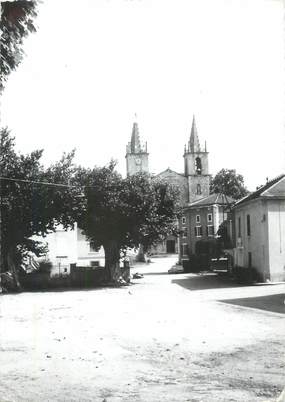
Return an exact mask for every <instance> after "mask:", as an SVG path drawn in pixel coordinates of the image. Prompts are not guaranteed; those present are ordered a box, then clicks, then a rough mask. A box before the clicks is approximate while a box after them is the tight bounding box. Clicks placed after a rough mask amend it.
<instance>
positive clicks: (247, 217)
mask: <svg viewBox="0 0 285 402" xmlns="http://www.w3.org/2000/svg"><path fill="white" fill-rule="evenodd" d="M246 231H247V235H248V236H250V215H246Z"/></svg>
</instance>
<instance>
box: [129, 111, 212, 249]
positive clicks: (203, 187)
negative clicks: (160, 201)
mask: <svg viewBox="0 0 285 402" xmlns="http://www.w3.org/2000/svg"><path fill="white" fill-rule="evenodd" d="M208 155H209V154H208V152H207V147H206V144H205V147H202V146H201V145H200V141H199V136H198V131H197V126H196V120H195V116H193V121H192V127H191V133H190V137H189V140H188V143H187V145H185V146H184V155H183V158H184V172H183V173H178V172H175V171H174V170H172V169H170V168H168V169H166V170H164V171H162V172H161V173H159V174H158V175H157V176H156V177H158V178H161V179H162V180H166V181H167V182H168V183H171V184H173V185H175V186H177V187H179V189H180V204H181V206H182V207H186V206H188V205H190V204H191V203H192V202H195V201H197V200H200V199H202V198H205V197H207V196H208V195H209V192H210V174H209V162H208ZM148 156H149V154H148V152H147V145H146V144H145V146H141V142H140V137H139V129H138V123H137V122H134V124H133V129H132V135H131V141H130V142H129V143H128V145H127V152H126V165H127V175H132V174H135V173H138V172H149V165H148ZM179 251H180V246H179V239H178V238H176V237H174V236H169V237H168V238H167V239H165V241H164V242H163V243H161V244H160V245H158V246H157V247H156V248H155V249H154V252H157V253H179Z"/></svg>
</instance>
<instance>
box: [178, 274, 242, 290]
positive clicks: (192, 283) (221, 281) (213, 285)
mask: <svg viewBox="0 0 285 402" xmlns="http://www.w3.org/2000/svg"><path fill="white" fill-rule="evenodd" d="M172 283H175V284H176V285H179V286H182V287H183V288H185V289H188V290H206V289H218V288H236V287H240V286H243V285H241V284H238V283H234V282H232V281H231V280H230V279H229V277H228V276H222V275H217V274H204V275H203V274H202V275H201V274H200V275H199V274H197V275H195V276H194V275H193V274H191V276H188V277H186V278H185V277H184V278H181V279H180V278H179V279H173V280H172Z"/></svg>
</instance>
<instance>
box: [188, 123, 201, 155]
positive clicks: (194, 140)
mask: <svg viewBox="0 0 285 402" xmlns="http://www.w3.org/2000/svg"><path fill="white" fill-rule="evenodd" d="M189 146H190V152H200V151H201V149H200V143H199V138H198V132H197V127H196V120H195V116H193V121H192V128H191V134H190V142H189Z"/></svg>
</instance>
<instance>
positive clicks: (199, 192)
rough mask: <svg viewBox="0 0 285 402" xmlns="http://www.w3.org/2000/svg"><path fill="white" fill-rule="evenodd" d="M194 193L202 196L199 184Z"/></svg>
mask: <svg viewBox="0 0 285 402" xmlns="http://www.w3.org/2000/svg"><path fill="white" fill-rule="evenodd" d="M196 193H197V194H199V195H200V194H202V192H201V184H197V191H196Z"/></svg>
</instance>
